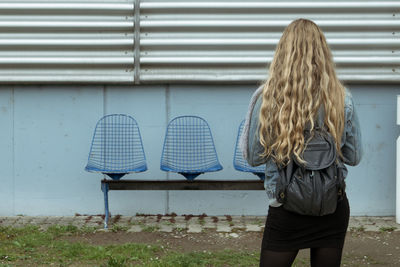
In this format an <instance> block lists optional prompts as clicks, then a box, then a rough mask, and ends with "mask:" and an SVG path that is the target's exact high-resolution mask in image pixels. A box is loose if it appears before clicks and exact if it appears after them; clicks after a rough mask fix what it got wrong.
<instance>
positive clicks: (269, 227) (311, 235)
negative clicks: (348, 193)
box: [261, 197, 350, 251]
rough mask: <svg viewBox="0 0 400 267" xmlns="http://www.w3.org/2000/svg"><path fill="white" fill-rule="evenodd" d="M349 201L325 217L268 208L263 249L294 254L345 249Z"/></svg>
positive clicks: (343, 201) (345, 200) (343, 202)
mask: <svg viewBox="0 0 400 267" xmlns="http://www.w3.org/2000/svg"><path fill="white" fill-rule="evenodd" d="M349 216H350V207H349V202H348V200H347V197H344V198H343V200H342V201H340V202H338V206H337V208H336V211H335V212H334V213H332V214H329V215H325V216H305V215H299V214H296V213H293V212H290V211H287V210H285V209H284V208H283V207H282V206H281V207H277V208H274V207H271V206H270V207H269V210H268V216H267V221H266V224H265V229H264V236H263V240H262V245H261V248H262V249H267V250H272V251H291V250H299V249H303V248H343V244H344V239H345V236H346V231H347V227H348V224H349Z"/></svg>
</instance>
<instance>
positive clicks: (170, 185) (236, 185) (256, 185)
mask: <svg viewBox="0 0 400 267" xmlns="http://www.w3.org/2000/svg"><path fill="white" fill-rule="evenodd" d="M101 190H102V191H103V193H104V211H105V218H104V229H108V220H109V217H110V212H109V208H108V191H110V190H244V191H247V190H264V182H263V181H261V180H195V181H188V180H107V179H103V180H102V181H101Z"/></svg>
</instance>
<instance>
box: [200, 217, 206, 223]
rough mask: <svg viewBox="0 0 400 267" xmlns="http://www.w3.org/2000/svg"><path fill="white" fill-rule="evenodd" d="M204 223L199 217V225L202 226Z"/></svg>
mask: <svg viewBox="0 0 400 267" xmlns="http://www.w3.org/2000/svg"><path fill="white" fill-rule="evenodd" d="M205 223H206V221H205V220H204V218H202V217H200V218H199V224H200V225H204V224H205Z"/></svg>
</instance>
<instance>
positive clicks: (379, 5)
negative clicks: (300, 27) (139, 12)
mask: <svg viewBox="0 0 400 267" xmlns="http://www.w3.org/2000/svg"><path fill="white" fill-rule="evenodd" d="M140 8H141V9H201V8H218V9H228V8H230V9H244V10H246V9H260V8H261V9H286V10H293V9H299V8H301V9H309V10H314V9H322V8H324V9H335V10H337V9H344V10H349V9H357V10H365V9H373V10H375V11H376V10H387V9H390V8H400V3H399V2H398V1H372V2H369V1H346V2H342V1H263V2H261V1H260V2H257V1H249V2H247V1H241V2H235V1H213V2H210V1H183V2H181V1H170V2H167V1H158V2H141V3H140Z"/></svg>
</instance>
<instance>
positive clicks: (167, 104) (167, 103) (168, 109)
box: [165, 84, 171, 214]
mask: <svg viewBox="0 0 400 267" xmlns="http://www.w3.org/2000/svg"><path fill="white" fill-rule="evenodd" d="M170 113H171V99H170V88H169V84H167V85H166V87H165V129H167V127H168V123H169V120H170V116H171V114H170ZM166 179H167V181H168V180H169V172H166ZM169 212H170V207H169V190H167V191H166V199H165V214H169Z"/></svg>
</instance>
